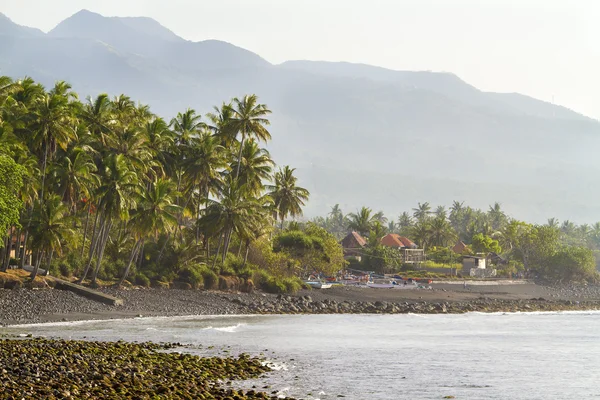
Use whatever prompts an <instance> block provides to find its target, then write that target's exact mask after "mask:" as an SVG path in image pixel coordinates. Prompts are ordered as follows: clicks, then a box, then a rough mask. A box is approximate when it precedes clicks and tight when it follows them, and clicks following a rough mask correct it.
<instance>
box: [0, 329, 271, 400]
mask: <svg viewBox="0 0 600 400" xmlns="http://www.w3.org/2000/svg"><path fill="white" fill-rule="evenodd" d="M172 347H173V345H158V344H153V343H141V344H134V343H125V342H86V341H65V340H47V339H27V340H11V339H2V340H0V363H1V364H2V366H1V367H0V376H1V379H0V382H1V383H0V388H1V389H2V390H1V395H0V397H2V398H19V399H20V398H35V399H59V398H60V399H62V398H119V399H143V398H161V399H175V398H177V399H271V398H277V397H276V396H275V397H273V396H271V395H268V394H266V393H261V392H255V391H252V390H251V391H247V392H242V391H237V390H235V389H231V388H227V389H226V388H223V387H221V386H220V385H219V384H218V382H219V381H231V380H239V379H250V378H256V377H259V376H261V375H263V374H264V373H266V372H268V371H270V369H269V368H268V367H266V366H264V365H263V364H262V363H261V361H260V360H258V359H256V358H250V357H248V356H247V355H241V356H240V357H238V358H233V357H229V358H217V357H212V358H202V357H198V356H194V355H190V354H180V353H175V352H165V351H164V350H168V349H171V348H172Z"/></svg>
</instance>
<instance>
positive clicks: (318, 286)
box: [304, 281, 333, 289]
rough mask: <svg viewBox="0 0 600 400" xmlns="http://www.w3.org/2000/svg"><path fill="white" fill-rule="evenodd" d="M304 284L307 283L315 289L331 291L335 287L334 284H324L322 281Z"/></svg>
mask: <svg viewBox="0 0 600 400" xmlns="http://www.w3.org/2000/svg"><path fill="white" fill-rule="evenodd" d="M304 283H306V284H307V285H308V286H310V287H312V288H313V289H329V288H331V287H332V286H333V284H331V283H327V282H322V281H305V282H304Z"/></svg>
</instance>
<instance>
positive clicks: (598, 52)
mask: <svg viewBox="0 0 600 400" xmlns="http://www.w3.org/2000/svg"><path fill="white" fill-rule="evenodd" d="M82 8H86V9H88V10H91V11H95V12H98V13H101V14H103V15H107V16H148V17H152V18H154V19H156V20H158V21H159V22H161V23H162V24H163V25H165V26H166V27H168V28H170V29H171V30H173V31H174V32H175V33H177V34H178V35H180V36H182V37H184V38H186V39H189V40H194V41H198V40H204V39H220V40H225V41H228V42H231V43H233V44H236V45H238V46H241V47H244V48H247V49H249V50H252V51H254V52H256V53H258V54H259V55H261V56H262V57H264V58H266V59H267V60H268V61H270V62H273V63H280V62H282V61H285V60H291V59H310V60H330V61H352V62H362V63H367V64H373V65H379V66H383V67H387V68H392V69H402V70H432V71H448V72H453V73H455V74H457V75H459V76H460V77H461V78H463V79H464V80H465V81H467V82H469V83H471V84H473V85H474V86H476V87H478V88H480V89H483V90H487V91H501V92H520V93H524V94H527V95H530V96H534V97H537V98H539V99H542V100H546V101H551V100H552V97H553V96H554V99H555V102H556V103H558V104H562V105H565V106H567V107H569V108H572V109H574V110H577V111H579V112H582V113H584V114H587V115H589V116H592V117H595V118H600V77H599V76H600V45H598V38H600V24H599V23H598V21H600V0H210V1H208V0H102V1H98V0H93V1H92V0H52V1H50V0H0V12H2V13H4V14H6V15H7V16H9V17H10V18H11V19H13V20H14V21H15V22H17V23H19V24H21V25H28V26H33V27H37V28H40V29H42V30H44V31H48V30H50V29H52V28H53V27H54V26H55V25H56V24H57V23H59V22H60V21H61V20H63V19H65V18H66V17H68V16H70V15H72V14H74V13H75V12H77V11H79V10H80V9H82Z"/></svg>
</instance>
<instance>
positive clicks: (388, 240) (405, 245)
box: [380, 233, 425, 264]
mask: <svg viewBox="0 0 600 400" xmlns="http://www.w3.org/2000/svg"><path fill="white" fill-rule="evenodd" d="M380 242H381V244H382V245H383V246H387V247H391V248H393V249H397V250H398V251H400V252H401V253H402V262H403V263H405V264H418V263H422V262H425V250H423V249H419V248H418V247H419V246H417V245H416V244H415V243H414V242H413V241H412V240H410V239H409V238H407V237H404V236H400V235H398V234H396V233H388V234H387V235H385V236H384V237H382V238H381V240H380Z"/></svg>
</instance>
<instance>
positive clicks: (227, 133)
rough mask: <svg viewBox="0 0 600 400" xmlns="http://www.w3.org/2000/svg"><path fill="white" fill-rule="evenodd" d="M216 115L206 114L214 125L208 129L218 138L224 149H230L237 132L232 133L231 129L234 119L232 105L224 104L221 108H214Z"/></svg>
mask: <svg viewBox="0 0 600 400" xmlns="http://www.w3.org/2000/svg"><path fill="white" fill-rule="evenodd" d="M213 110H214V113H208V114H206V117H207V118H208V119H209V120H210V123H211V124H212V125H209V126H208V129H209V130H210V131H211V132H212V133H213V134H214V136H215V137H217V138H218V140H219V142H220V144H221V145H222V146H223V147H226V148H230V147H231V146H232V144H233V143H234V142H235V137H236V136H237V132H235V131H234V132H232V129H231V128H230V124H231V119H232V118H233V107H232V105H231V103H229V104H226V103H223V104H222V105H221V107H220V108H219V107H213Z"/></svg>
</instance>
